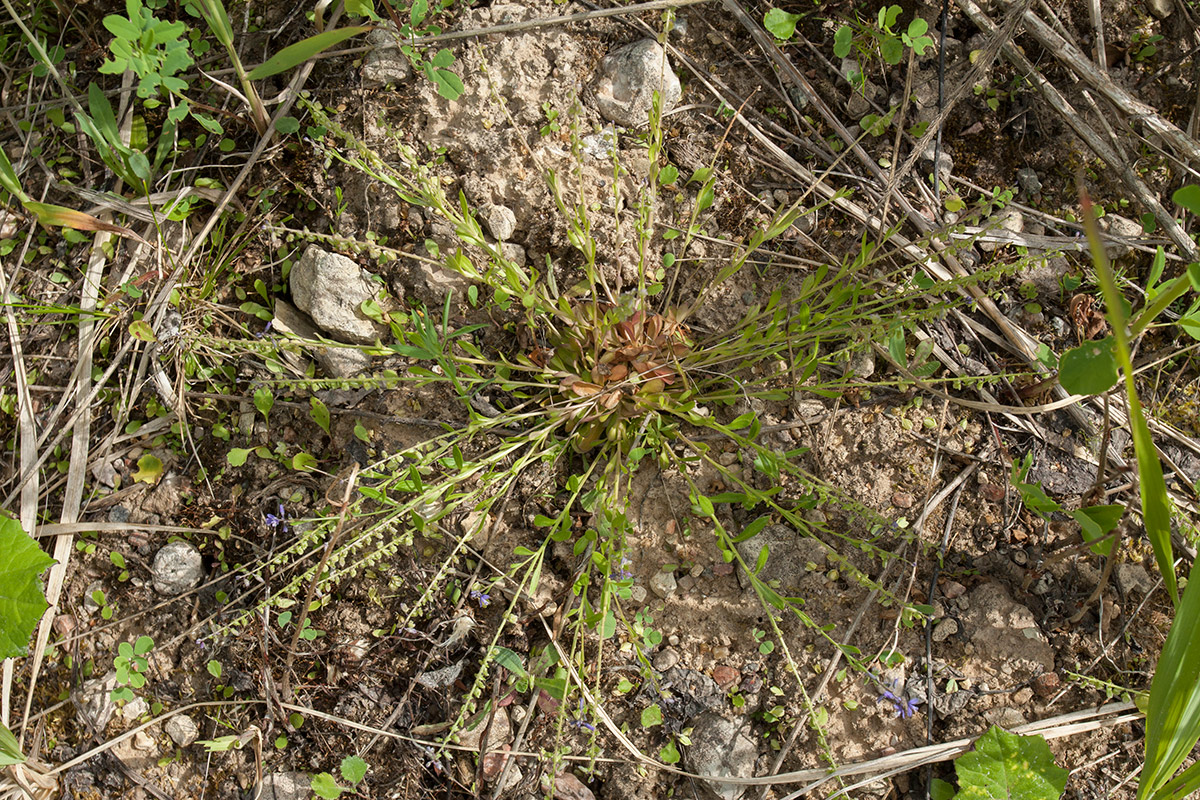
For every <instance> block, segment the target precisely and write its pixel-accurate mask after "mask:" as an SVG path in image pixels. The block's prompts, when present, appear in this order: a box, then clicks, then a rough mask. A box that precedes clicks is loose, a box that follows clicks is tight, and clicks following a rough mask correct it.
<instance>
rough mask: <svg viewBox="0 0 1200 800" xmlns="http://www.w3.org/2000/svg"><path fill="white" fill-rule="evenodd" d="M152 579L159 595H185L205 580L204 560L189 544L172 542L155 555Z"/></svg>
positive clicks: (194, 547)
mask: <svg viewBox="0 0 1200 800" xmlns="http://www.w3.org/2000/svg"><path fill="white" fill-rule="evenodd" d="M150 578H151V580H152V581H153V582H154V590H155V591H156V592H158V593H159V594H164V595H167V596H168V597H174V596H176V595H180V594H183V593H184V592H186V591H188V590H189V589H191V588H192V587H194V586H195V585H196V584H198V583H200V581H201V579H202V578H204V558H203V557H202V556H201V555H200V551H199V550H197V549H196V546H195V545H193V544H190V543H189V542H180V541H176V542H171V543H170V544H168V545H166V546H164V547H163V548H162V549H161V550H159V551H158V552H157V553H156V554H155V555H154V563H153V564H152V565H151V567H150Z"/></svg>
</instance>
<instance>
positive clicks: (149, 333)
mask: <svg viewBox="0 0 1200 800" xmlns="http://www.w3.org/2000/svg"><path fill="white" fill-rule="evenodd" d="M129 335H130V336H132V337H133V338H135V339H137V340H139V341H142V342H157V341H158V337H157V336H155V335H154V329H153V328H151V327H150V323H149V322H146V320H144V319H135V320H134V321H133V322H131V323H129Z"/></svg>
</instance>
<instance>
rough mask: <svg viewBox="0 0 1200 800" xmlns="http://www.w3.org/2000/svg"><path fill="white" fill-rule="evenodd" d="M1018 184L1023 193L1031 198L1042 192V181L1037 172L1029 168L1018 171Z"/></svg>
mask: <svg viewBox="0 0 1200 800" xmlns="http://www.w3.org/2000/svg"><path fill="white" fill-rule="evenodd" d="M1017 184H1018V185H1019V186H1020V187H1021V191H1023V192H1025V194H1027V195H1030V196H1032V195H1035V194H1038V193H1040V192H1041V191H1042V181H1041V179H1040V178H1039V177H1038V174H1037V172H1035V171H1034V170H1032V169H1030V168H1029V167H1021V168H1020V169H1019V170H1017Z"/></svg>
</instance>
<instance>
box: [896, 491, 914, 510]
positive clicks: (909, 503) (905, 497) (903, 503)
mask: <svg viewBox="0 0 1200 800" xmlns="http://www.w3.org/2000/svg"><path fill="white" fill-rule="evenodd" d="M915 502H916V501H915V500H914V498H913V496H912V495H911V494H909V493H908V492H896V493H895V494H893V495H892V505H894V506H895V507H896V508H912V507H913V503H915Z"/></svg>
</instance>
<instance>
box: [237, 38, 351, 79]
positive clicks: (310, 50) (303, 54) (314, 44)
mask: <svg viewBox="0 0 1200 800" xmlns="http://www.w3.org/2000/svg"><path fill="white" fill-rule="evenodd" d="M369 30H371V28H370V27H369V26H366V25H352V26H350V27H347V28H336V29H334V30H332V31H325V32H324V33H318V34H317V35H316V36H310V37H308V38H307V39H301V40H300V41H298V42H296V43H295V44H292V45H288V46H287V47H285V48H283V49H282V50H280V51H279V52H278V53H276V54H275V55H273V56H271V57H270V58H268V59H267V60H266V61H264V62H263V63H262V64H259V65H258V66H257V67H255V68H254V69H252V70H250V72H249V74H248V75H247V76H246V77H247V78H249V79H250V80H252V81H256V80H258V79H259V78H268V77H270V76H271V75H278V74H279V73H280V72H286V71H287V70H289V69H291V68H292V67H296V66H299V65H300V64H303V63H304V62H305V61H308V60H309V59H310V58H312V57H313V56H315V55H317V54H318V53H321V52H324V51H325V50H328V49H329V48H331V47H333V46H334V45H336V44H340V43H341V42H344V41H346V40H347V39H349V38H350V37H351V36H357V35H358V34H360V33H366V32H367V31H369Z"/></svg>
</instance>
